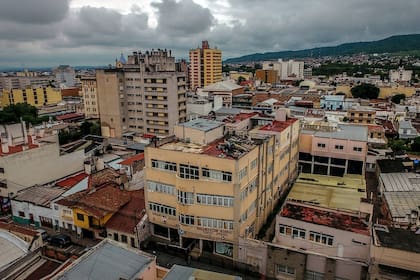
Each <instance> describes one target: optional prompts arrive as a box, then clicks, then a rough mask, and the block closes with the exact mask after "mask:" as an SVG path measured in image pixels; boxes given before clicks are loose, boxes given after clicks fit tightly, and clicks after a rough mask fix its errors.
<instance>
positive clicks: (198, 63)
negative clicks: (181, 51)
mask: <svg viewBox="0 0 420 280" xmlns="http://www.w3.org/2000/svg"><path fill="white" fill-rule="evenodd" d="M190 79H191V80H190V87H191V89H192V90H195V89H196V88H199V87H203V86H207V85H210V84H213V83H217V82H220V81H221V80H222V51H221V50H218V49H209V48H208V49H202V48H201V49H200V48H198V49H193V50H190Z"/></svg>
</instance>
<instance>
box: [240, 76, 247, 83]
mask: <svg viewBox="0 0 420 280" xmlns="http://www.w3.org/2000/svg"><path fill="white" fill-rule="evenodd" d="M244 81H246V79H245V78H244V77H242V76H239V78H238V85H240V84H242V82H244Z"/></svg>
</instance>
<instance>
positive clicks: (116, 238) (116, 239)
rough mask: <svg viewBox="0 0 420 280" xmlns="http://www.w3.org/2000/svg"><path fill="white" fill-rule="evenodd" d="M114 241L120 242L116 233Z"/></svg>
mask: <svg viewBox="0 0 420 280" xmlns="http://www.w3.org/2000/svg"><path fill="white" fill-rule="evenodd" d="M114 240H115V241H118V233H115V232H114Z"/></svg>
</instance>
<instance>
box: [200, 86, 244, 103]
mask: <svg viewBox="0 0 420 280" xmlns="http://www.w3.org/2000/svg"><path fill="white" fill-rule="evenodd" d="M244 92H245V89H244V87H241V86H239V85H237V84H235V83H233V82H231V81H222V82H217V83H213V84H210V85H207V86H205V87H203V88H199V89H197V95H198V96H203V97H207V98H213V99H214V98H215V97H216V96H217V97H221V98H222V100H223V107H225V108H231V107H232V96H234V95H238V94H243V93H244Z"/></svg>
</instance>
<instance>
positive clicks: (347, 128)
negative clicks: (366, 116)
mask: <svg viewBox="0 0 420 280" xmlns="http://www.w3.org/2000/svg"><path fill="white" fill-rule="evenodd" d="M367 142H368V128H367V127H366V126H362V125H344V124H339V125H337V126H332V125H330V124H328V123H323V122H314V123H304V124H303V127H302V131H301V136H300V139H299V166H300V168H301V171H302V172H304V173H312V174H321V175H331V176H343V175H344V174H360V175H363V174H365V168H366V166H365V165H366V154H367Z"/></svg>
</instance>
